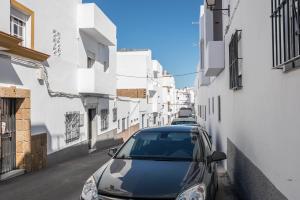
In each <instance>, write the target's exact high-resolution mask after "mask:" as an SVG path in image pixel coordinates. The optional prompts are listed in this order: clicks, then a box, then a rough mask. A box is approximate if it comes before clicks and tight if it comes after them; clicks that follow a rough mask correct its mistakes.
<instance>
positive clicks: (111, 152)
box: [107, 148, 118, 157]
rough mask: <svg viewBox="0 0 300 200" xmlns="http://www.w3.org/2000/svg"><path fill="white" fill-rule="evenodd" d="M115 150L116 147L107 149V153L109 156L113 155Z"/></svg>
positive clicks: (116, 149)
mask: <svg viewBox="0 0 300 200" xmlns="http://www.w3.org/2000/svg"><path fill="white" fill-rule="evenodd" d="M117 151H118V148H110V149H109V150H108V153H107V154H108V155H109V156H110V157H113V156H114V155H115V154H116V153H117Z"/></svg>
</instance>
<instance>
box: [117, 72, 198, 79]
mask: <svg viewBox="0 0 300 200" xmlns="http://www.w3.org/2000/svg"><path fill="white" fill-rule="evenodd" d="M197 73H199V72H191V73H185V74H175V75H169V76H160V77H157V78H165V77H180V76H190V75H193V74H197ZM116 75H117V76H120V77H127V78H147V79H152V78H155V77H149V76H131V75H124V74H116Z"/></svg>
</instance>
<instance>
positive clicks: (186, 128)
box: [138, 125, 198, 133]
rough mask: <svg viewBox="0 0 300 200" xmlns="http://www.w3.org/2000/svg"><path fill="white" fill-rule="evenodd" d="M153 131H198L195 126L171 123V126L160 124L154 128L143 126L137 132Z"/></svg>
mask: <svg viewBox="0 0 300 200" xmlns="http://www.w3.org/2000/svg"><path fill="white" fill-rule="evenodd" d="M147 132H148V133H149V132H151V133H153V132H198V127H196V126H184V125H180V126H178V125H173V126H162V127H155V128H145V129H142V130H140V131H139V132H138V133H147Z"/></svg>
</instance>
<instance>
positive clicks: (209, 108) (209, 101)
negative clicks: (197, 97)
mask: <svg viewBox="0 0 300 200" xmlns="http://www.w3.org/2000/svg"><path fill="white" fill-rule="evenodd" d="M208 114H209V115H210V98H208Z"/></svg>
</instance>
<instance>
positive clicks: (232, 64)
mask: <svg viewBox="0 0 300 200" xmlns="http://www.w3.org/2000/svg"><path fill="white" fill-rule="evenodd" d="M241 32H242V31H241V30H236V31H235V33H234V34H233V35H232V37H231V41H230V44H229V75H230V77H229V80H230V85H229V87H230V89H233V90H238V89H241V88H242V87H243V86H242V72H241V66H240V60H241V59H242V58H240V57H239V41H240V40H241Z"/></svg>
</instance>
